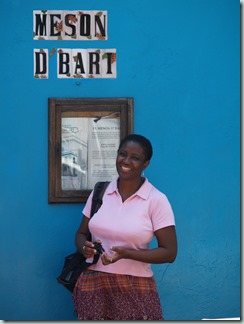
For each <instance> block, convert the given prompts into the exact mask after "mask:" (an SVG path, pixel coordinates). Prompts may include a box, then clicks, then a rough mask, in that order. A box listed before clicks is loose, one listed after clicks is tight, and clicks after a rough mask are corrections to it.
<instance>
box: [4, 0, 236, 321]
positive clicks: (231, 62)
mask: <svg viewBox="0 0 244 324" xmlns="http://www.w3.org/2000/svg"><path fill="white" fill-rule="evenodd" d="M1 6H2V17H1V20H0V24H1V52H0V56H1V63H2V64H1V73H0V78H1V86H0V94H1V95H0V98H1V127H0V138H1V151H0V154H1V157H0V166H1V167H0V179H1V186H0V187H1V195H0V217H1V226H0V243H1V244H0V256H1V267H0V287H1V289H0V299H1V303H0V318H1V319H5V320H73V319H75V318H74V317H73V304H72V300H71V295H70V294H69V293H68V292H67V291H65V290H64V289H63V288H62V287H61V286H59V285H58V284H57V283H56V276H57V275H58V273H59V271H60V268H61V266H62V263H63V257H64V256H65V255H66V254H68V253H70V252H71V251H73V249H74V233H75V231H76V229H77V227H78V225H79V222H80V219H81V212H82V208H83V205H77V204H71V205H67V204H54V205H49V204H48V202H47V195H48V192H47V188H48V110H47V100H48V97H133V98H134V104H135V121H134V129H135V132H136V133H141V134H144V135H145V136H148V137H149V138H150V139H151V141H152V143H153V146H154V151H155V153H154V157H153V160H152V162H151V165H150V168H149V169H148V170H147V172H146V176H147V177H148V178H149V179H150V180H151V181H152V182H153V183H154V184H155V186H157V187H158V188H159V189H160V190H162V191H163V192H164V193H165V194H166V195H167V196H168V198H169V200H170V202H171V204H172V206H173V209H174V212H175V217H176V222H177V234H178V241H179V254H178V258H177V260H176V261H175V263H174V264H171V265H157V266H153V268H154V271H155V278H156V281H157V284H158V289H159V294H160V298H161V300H162V304H163V309H164V315H165V317H166V319H168V320H198V319H201V318H204V317H205V318H220V317H238V316H240V268H239V267H240V165H239V159H240V152H239V149H240V111H239V110H240V79H239V73H240V61H239V60H240V21H239V19H240V3H239V1H238V0H175V1H171V0H161V1H158V0H150V1H149V0H133V1H131V0H124V1H116V2H115V1H113V0H104V1H102V2H101V1H97V0H91V1H89V2H84V1H77V0H73V1H69V2H68V3H67V1H64V0H60V1H58V2H57V1H54V0H49V1H47V0H43V1H41V2H40V1H36V0H34V1H30V0H27V1H20V0H11V1H10V0H9V1H7V0H4V1H3V2H2V5H1ZM37 9H50V10H54V9H60V10H65V9H70V10H75V9H80V10H82V9H83V10H92V9H94V10H96V9H101V10H108V15H109V28H108V32H109V39H108V40H107V41H106V42H105V43H102V42H99V41H95V42H94V43H91V42H78V43H77V42H74V41H73V42H72V41H67V42H61V43H60V42H58V41H48V42H37V41H34V40H33V36H32V35H33V33H32V32H33V21H32V13H33V10H37ZM44 46H45V47H46V48H48V49H49V51H51V49H52V48H53V47H60V46H62V47H67V48H89V47H92V48H94V47H98V46H99V47H100V48H101V47H104V48H116V49H117V79H112V80H108V79H97V80H94V79H86V80H81V82H80V85H79V86H77V85H76V80H72V79H71V80H60V79H57V77H56V59H55V57H53V58H50V77H49V79H48V80H35V79H34V78H33V49H34V48H35V47H37V48H41V47H44ZM145 307H146V305H145Z"/></svg>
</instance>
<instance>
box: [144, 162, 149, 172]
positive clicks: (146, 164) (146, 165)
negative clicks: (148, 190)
mask: <svg viewBox="0 0 244 324" xmlns="http://www.w3.org/2000/svg"><path fill="white" fill-rule="evenodd" d="M149 164H150V160H147V161H146V162H145V163H144V170H145V169H146V168H147V167H148V166H149Z"/></svg>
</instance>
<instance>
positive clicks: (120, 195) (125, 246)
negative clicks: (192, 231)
mask: <svg viewBox="0 0 244 324" xmlns="http://www.w3.org/2000/svg"><path fill="white" fill-rule="evenodd" d="M151 157H152V146H151V143H150V141H149V140H147V139H146V138H145V137H144V136H141V135H136V134H131V135H128V136H127V137H126V138H124V139H123V140H122V142H121V143H120V146H119V149H118V154H117V159H116V168H117V172H118V177H117V178H116V179H114V180H113V181H112V182H111V183H110V184H109V186H108V187H107V189H106V191H105V194H104V196H103V204H102V206H101V208H100V209H99V210H98V212H97V213H96V214H95V215H94V216H93V217H92V219H91V221H90V222H89V214H90V209H91V197H92V195H90V196H89V198H88V200H87V203H86V206H85V208H84V210H83V214H84V216H83V219H82V222H81V225H80V227H79V229H78V231H77V234H76V238H75V242H76V246H77V248H78V250H79V251H80V253H83V254H84V256H85V257H86V258H92V257H93V256H94V254H95V253H96V250H95V249H94V248H93V247H94V245H93V243H92V242H89V241H87V240H86V234H87V231H88V224H89V229H90V231H91V233H92V239H93V242H94V241H99V242H101V244H102V246H103V248H104V249H105V252H103V254H102V255H101V256H100V258H99V260H98V263H97V264H94V265H92V266H90V267H89V268H88V269H87V270H85V271H84V272H83V273H82V274H81V276H80V277H79V279H78V281H77V283H76V286H75V289H74V293H73V300H74V304H75V308H76V311H77V314H78V318H79V319H80V320H163V319H164V318H163V314H162V309H161V305H160V300H159V296H158V293H157V289H156V285H155V281H154V277H153V273H152V270H151V266H150V264H152V263H155V264H156V263H169V262H173V261H174V260H175V258H176V254H177V239H176V233H175V222H174V215H173V212H172V209H171V206H170V203H169V202H168V200H167V198H166V196H165V195H164V194H163V193H161V192H160V191H159V190H157V189H156V188H155V187H154V186H153V185H152V184H150V183H149V181H148V180H147V179H146V178H145V177H143V175H142V174H143V171H144V170H145V169H146V168H147V167H148V165H149V163H150V160H151ZM154 235H155V236H156V239H157V245H158V247H156V248H153V249H149V243H150V242H151V240H152V239H153V237H154Z"/></svg>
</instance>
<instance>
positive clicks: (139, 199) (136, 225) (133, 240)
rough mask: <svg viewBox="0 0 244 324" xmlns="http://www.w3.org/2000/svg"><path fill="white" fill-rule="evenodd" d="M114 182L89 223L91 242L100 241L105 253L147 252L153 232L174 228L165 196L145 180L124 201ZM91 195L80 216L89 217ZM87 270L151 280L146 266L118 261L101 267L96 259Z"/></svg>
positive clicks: (148, 268)
mask: <svg viewBox="0 0 244 324" xmlns="http://www.w3.org/2000/svg"><path fill="white" fill-rule="evenodd" d="M117 179H118V178H116V179H114V180H113V181H112V182H111V183H110V184H109V186H108V187H107V189H106V191H105V193H104V196H103V204H102V206H101V208H100V209H99V210H98V212H97V213H96V214H94V216H93V217H92V219H91V221H90V222H89V227H90V231H91V233H92V240H93V241H96V240H98V239H99V240H101V241H102V245H103V247H104V249H105V251H106V252H107V253H108V254H112V253H113V252H112V251H109V247H111V246H124V247H127V248H129V249H135V250H140V249H143V250H145V249H148V248H149V243H150V242H151V241H152V239H153V236H154V232H155V231H156V230H158V229H160V228H163V227H167V226H170V225H175V220H174V214H173V211H172V208H171V205H170V203H169V201H168V199H167V197H166V196H165V195H164V194H163V193H162V192H160V191H159V190H158V189H156V188H155V187H154V186H153V185H152V184H151V183H149V182H148V180H147V179H145V181H144V183H143V185H142V186H141V187H140V189H139V190H138V191H137V192H136V193H135V194H133V195H132V196H131V197H129V198H128V199H127V200H125V201H124V202H123V201H122V199H121V196H120V194H119V192H118V188H117ZM91 201H92V193H91V195H90V196H89V198H88V200H87V203H86V205H85V208H84V210H83V214H84V215H85V216H87V217H90V216H89V215H90V210H91ZM89 269H91V270H98V271H103V272H109V273H117V274H128V275H133V276H139V277H151V276H152V275H153V272H152V270H151V265H150V264H149V263H144V262H140V261H134V260H129V259H121V260H118V261H117V262H115V263H112V264H111V265H106V266H104V265H103V264H102V262H101V259H99V261H98V263H97V264H94V265H92V266H91V267H90V268H89Z"/></svg>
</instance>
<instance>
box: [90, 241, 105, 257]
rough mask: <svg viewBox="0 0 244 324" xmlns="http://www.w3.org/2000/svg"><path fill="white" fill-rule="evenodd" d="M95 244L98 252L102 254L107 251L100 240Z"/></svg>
mask: <svg viewBox="0 0 244 324" xmlns="http://www.w3.org/2000/svg"><path fill="white" fill-rule="evenodd" d="M93 244H94V247H93V248H94V249H95V250H96V251H97V253H98V254H102V253H103V252H105V250H104V248H103V247H102V244H101V243H99V242H93Z"/></svg>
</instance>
